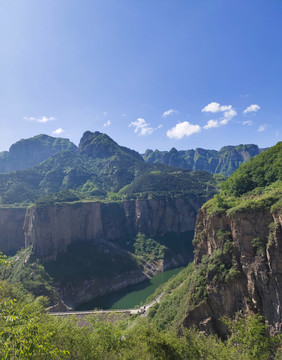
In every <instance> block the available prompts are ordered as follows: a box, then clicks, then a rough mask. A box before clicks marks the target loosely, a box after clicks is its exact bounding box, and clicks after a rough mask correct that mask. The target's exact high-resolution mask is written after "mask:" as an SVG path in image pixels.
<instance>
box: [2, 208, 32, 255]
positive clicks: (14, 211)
mask: <svg viewBox="0 0 282 360" xmlns="http://www.w3.org/2000/svg"><path fill="white" fill-rule="evenodd" d="M25 213H26V209H25V208H2V209H0V251H2V252H4V253H12V252H16V251H17V250H20V249H21V248H24V246H25V237H24V231H23V225H24V218H25Z"/></svg>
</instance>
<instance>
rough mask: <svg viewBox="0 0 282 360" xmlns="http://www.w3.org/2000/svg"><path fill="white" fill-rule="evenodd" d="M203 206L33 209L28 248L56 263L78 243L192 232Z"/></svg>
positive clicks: (172, 202)
mask: <svg viewBox="0 0 282 360" xmlns="http://www.w3.org/2000/svg"><path fill="white" fill-rule="evenodd" d="M200 206H201V203H200V201H199V200H197V198H193V197H191V198H190V199H186V200H185V199H181V198H176V199H167V200H165V199H162V200H136V201H124V202H120V203H117V202H116V203H115V202H112V203H101V202H80V203H73V204H64V203H61V204H54V205H49V206H34V207H31V208H29V209H28V210H27V214H26V219H25V224H24V232H25V244H26V246H29V245H31V244H32V245H33V247H34V252H35V254H36V256H38V257H40V258H41V259H42V260H43V261H45V262H46V261H49V260H55V259H56V258H57V255H58V254H59V253H60V252H65V251H66V250H67V248H68V246H69V245H70V244H71V243H73V242H77V241H90V242H101V241H111V242H117V241H118V240H120V239H128V238H132V237H134V236H136V235H137V233H138V232H142V233H144V234H145V235H147V236H149V237H156V236H164V235H165V234H166V233H174V234H176V235H177V234H182V233H185V232H189V231H193V229H194V224H195V219H196V214H197V210H198V208H199V207H200Z"/></svg>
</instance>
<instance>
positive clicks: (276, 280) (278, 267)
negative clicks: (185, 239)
mask: <svg viewBox="0 0 282 360" xmlns="http://www.w3.org/2000/svg"><path fill="white" fill-rule="evenodd" d="M207 211H208V210H207V209H205V208H203V209H201V210H200V212H199V215H198V219H197V224H196V229H197V230H196V234H195V239H196V252H195V260H194V261H195V264H196V268H197V266H200V264H201V263H202V262H203V260H204V259H205V260H204V261H206V259H207V258H209V264H208V266H207V268H206V285H205V290H206V293H205V296H206V298H205V300H204V301H199V302H198V304H197V306H196V307H195V308H194V309H192V310H191V311H189V312H188V313H187V316H186V318H185V320H184V325H185V326H187V327H189V326H191V325H192V324H197V325H198V326H199V328H200V329H202V330H205V331H208V332H216V333H219V334H220V335H225V332H226V328H225V327H224V325H223V324H222V322H221V318H222V317H223V316H233V315H234V314H235V313H236V312H238V311H247V312H248V311H251V312H255V313H260V314H262V315H263V316H264V317H265V319H266V320H267V322H268V324H269V325H270V327H271V329H272V331H273V332H281V330H282V329H281V322H282V313H281V303H282V290H281V289H282V260H281V259H282V257H281V255H282V216H281V213H280V214H279V213H273V212H271V211H270V210H261V211H260V210H248V211H247V212H237V213H234V214H231V215H229V216H227V215H226V213H222V214H212V215H211V214H208V212H207ZM216 258H217V260H218V263H217V261H216ZM201 300H203V299H201Z"/></svg>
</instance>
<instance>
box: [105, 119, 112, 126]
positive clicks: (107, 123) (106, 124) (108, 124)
mask: <svg viewBox="0 0 282 360" xmlns="http://www.w3.org/2000/svg"><path fill="white" fill-rule="evenodd" d="M111 123H112V122H111V120H108V121H106V122H105V124H104V126H105V127H107V126H110V125H111Z"/></svg>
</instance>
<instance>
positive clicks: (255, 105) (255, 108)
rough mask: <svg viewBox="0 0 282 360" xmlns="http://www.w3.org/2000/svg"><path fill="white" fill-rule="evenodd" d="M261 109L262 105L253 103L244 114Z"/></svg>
mask: <svg viewBox="0 0 282 360" xmlns="http://www.w3.org/2000/svg"><path fill="white" fill-rule="evenodd" d="M259 109H260V106H259V105H257V104H252V105H250V106H248V107H247V108H246V109H245V110H244V111H243V114H248V113H250V112H257V111H258V110H259Z"/></svg>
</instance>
